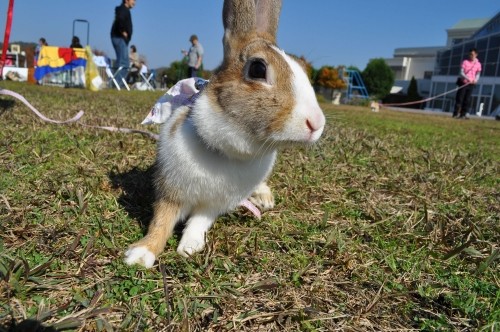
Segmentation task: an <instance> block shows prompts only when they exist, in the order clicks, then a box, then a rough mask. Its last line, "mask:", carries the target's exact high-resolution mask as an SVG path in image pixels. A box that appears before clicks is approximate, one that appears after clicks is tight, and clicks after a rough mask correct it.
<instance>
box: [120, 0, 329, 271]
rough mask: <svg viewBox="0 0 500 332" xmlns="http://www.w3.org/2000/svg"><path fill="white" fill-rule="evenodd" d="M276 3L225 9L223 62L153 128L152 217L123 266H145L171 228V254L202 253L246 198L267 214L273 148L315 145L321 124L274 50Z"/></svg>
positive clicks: (293, 69)
mask: <svg viewBox="0 0 500 332" xmlns="http://www.w3.org/2000/svg"><path fill="white" fill-rule="evenodd" d="M280 11H281V0H268V1H263V0H225V1H224V5H223V13H222V15H223V25H224V37H223V47H224V57H223V61H222V64H221V65H220V66H219V67H218V68H217V69H216V70H215V71H214V73H213V75H212V77H211V78H210V80H209V83H208V84H207V85H206V87H205V88H204V89H203V91H202V92H200V95H199V96H198V97H197V98H196V100H195V101H194V104H193V105H192V106H182V107H179V108H178V109H176V110H175V112H173V114H172V115H171V116H170V117H169V118H168V120H167V121H166V122H165V123H164V124H163V125H162V127H161V129H160V139H159V142H158V147H157V158H156V163H155V167H156V169H155V174H154V185H155V195H156V198H155V203H154V216H153V219H152V221H151V223H150V225H149V228H148V232H147V234H146V236H145V237H143V238H142V239H141V240H139V241H137V242H136V243H134V244H132V245H131V246H130V247H129V249H128V250H127V251H126V252H125V262H126V263H127V264H129V265H132V264H140V265H143V266H145V267H147V268H150V267H152V266H153V265H154V262H155V260H156V257H157V256H158V255H159V254H160V253H161V252H162V251H163V249H164V247H165V245H166V241H167V240H168V238H169V237H170V236H171V235H172V233H173V230H174V227H175V225H176V224H177V223H178V222H180V221H184V220H185V221H186V223H185V227H184V230H183V233H182V237H181V239H180V242H179V245H178V248H177V252H178V253H179V254H180V255H182V256H185V257H189V256H190V255H193V254H194V253H196V252H199V251H201V250H202V249H203V248H204V246H205V240H206V233H207V232H208V230H209V229H210V227H211V226H212V224H213V223H214V221H215V219H216V218H217V217H218V216H219V215H221V214H224V213H227V212H229V211H231V210H234V209H235V208H236V207H237V206H238V205H239V204H240V202H241V201H242V200H245V199H247V198H249V199H250V201H252V202H253V203H254V204H256V205H258V206H259V207H261V208H264V209H270V208H273V206H274V199H273V195H272V192H271V189H270V188H269V186H268V185H267V183H266V180H267V179H268V177H269V175H270V173H271V170H272V168H273V165H274V163H275V161H276V155H277V149H279V148H281V147H284V146H288V145H290V144H305V145H309V144H312V143H314V142H316V141H317V140H318V139H319V138H320V136H321V134H322V132H323V129H324V126H325V116H324V114H323V112H322V110H321V108H320V106H319V104H318V102H317V100H316V95H315V93H314V90H313V88H312V86H311V84H310V81H309V78H308V76H307V75H306V72H305V70H304V68H302V66H301V65H300V64H299V63H298V62H297V61H296V60H294V58H292V57H291V56H288V55H287V54H286V53H285V52H284V51H282V50H281V49H279V48H278V47H277V46H276V32H277V28H278V20H279V14H280Z"/></svg>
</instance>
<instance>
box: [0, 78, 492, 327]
mask: <svg viewBox="0 0 500 332" xmlns="http://www.w3.org/2000/svg"><path fill="white" fill-rule="evenodd" d="M1 87H3V88H8V89H11V90H14V91H16V92H19V93H21V94H23V95H24V96H25V97H26V98H27V99H28V100H29V101H30V102H32V104H33V105H34V106H35V107H37V108H38V109H40V110H41V111H43V112H44V113H46V114H47V115H48V116H50V117H52V118H59V119H65V118H69V117H71V116H73V115H74V114H76V112H77V111H78V110H84V111H85V115H84V117H83V119H82V120H81V122H83V123H86V124H93V125H114V126H121V127H130V128H136V129H144V128H142V127H141V126H140V125H139V123H140V122H141V121H142V119H143V118H144V117H145V115H146V114H147V112H148V111H149V107H150V106H152V104H153V103H154V101H155V100H156V99H157V98H158V97H159V96H160V95H161V92H138V91H137V92H117V91H101V92H98V93H93V92H89V91H84V90H76V89H61V88H53V87H44V86H32V85H27V84H22V83H16V82H2V83H1ZM323 108H324V110H325V114H326V116H327V128H326V130H325V133H324V135H323V137H322V139H321V141H320V143H319V144H318V145H316V146H315V147H313V148H310V149H302V148H296V149H288V150H286V151H283V153H281V155H280V158H279V161H278V163H277V165H276V168H275V172H274V173H273V175H272V177H271V179H270V183H271V185H272V187H273V188H274V193H275V198H276V202H277V206H276V208H275V209H274V210H272V211H270V212H267V213H265V214H264V216H263V218H262V219H261V220H257V219H254V218H252V217H251V216H250V215H249V214H248V213H247V212H246V211H244V210H238V211H235V212H233V213H230V214H228V215H225V216H223V217H220V218H219V219H218V220H217V222H216V224H215V226H214V227H213V229H212V230H211V231H210V233H209V234H208V240H209V242H208V243H209V244H208V247H207V248H206V250H205V251H204V252H202V253H201V254H197V255H195V256H194V257H192V258H190V259H184V258H182V257H180V256H178V255H177V254H176V253H175V248H176V244H177V242H178V238H173V239H171V240H170V241H169V242H168V244H167V247H166V249H165V251H164V253H163V254H162V255H161V256H160V257H159V262H158V264H157V265H155V267H154V268H153V269H150V270H146V269H143V268H140V267H136V266H133V267H129V266H126V265H125V264H124V263H123V262H122V256H123V251H124V249H125V248H126V247H127V246H128V245H129V244H131V243H132V242H133V241H135V240H137V239H139V238H140V237H142V235H143V233H144V231H145V227H146V226H145V225H147V223H148V221H149V218H150V217H151V214H152V209H151V204H152V199H153V198H152V193H151V182H150V181H151V165H152V164H153V162H154V158H155V142H154V141H152V140H151V139H149V138H146V137H143V136H140V135H137V134H134V135H131V134H123V133H110V132H106V131H102V130H98V129H93V128H87V127H83V126H80V125H78V124H72V125H52V124H46V123H43V122H41V121H40V120H38V119H37V118H36V117H35V116H34V115H32V113H31V112H30V111H29V110H28V109H27V108H26V107H25V106H23V105H22V104H21V103H20V102H17V101H13V100H12V99H10V98H8V97H0V119H1V120H2V125H3V126H2V131H1V132H0V172H1V173H0V331H8V330H9V329H11V330H15V328H17V329H18V331H26V330H29V331H41V330H42V329H41V326H42V325H43V326H45V327H50V328H51V329H52V330H53V331H54V330H74V331H254V330H258V331H297V330H300V331H390V330H392V331H419V330H424V331H473V330H474V331H500V285H499V284H500V281H499V268H498V260H499V257H500V247H499V243H500V226H499V225H500V189H499V188H500V177H499V174H500V146H499V144H498V143H499V142H500V123H499V122H495V121H478V120H470V121H457V120H452V119H451V118H448V117H441V116H429V115H422V114H413V113H403V112H393V111H390V110H383V111H382V112H381V113H372V112H370V111H369V109H368V108H362V107H349V106H332V105H328V104H323ZM149 129H150V130H152V131H157V130H158V128H157V127H150V128H149ZM37 328H38V330H37ZM46 330H47V329H46Z"/></svg>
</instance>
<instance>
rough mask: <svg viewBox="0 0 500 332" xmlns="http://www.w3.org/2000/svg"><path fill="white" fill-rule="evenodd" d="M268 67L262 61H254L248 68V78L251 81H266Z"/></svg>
mask: <svg viewBox="0 0 500 332" xmlns="http://www.w3.org/2000/svg"><path fill="white" fill-rule="evenodd" d="M266 72H267V66H266V64H265V63H264V62H263V61H262V60H254V61H252V63H250V67H249V68H248V76H249V77H250V78H251V79H264V80H265V79H266Z"/></svg>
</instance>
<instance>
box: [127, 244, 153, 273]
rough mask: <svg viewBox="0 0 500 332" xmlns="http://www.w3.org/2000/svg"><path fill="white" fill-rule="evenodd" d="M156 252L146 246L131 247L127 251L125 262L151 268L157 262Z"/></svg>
mask: <svg viewBox="0 0 500 332" xmlns="http://www.w3.org/2000/svg"><path fill="white" fill-rule="evenodd" d="M155 259H156V257H155V254H153V253H152V252H151V251H149V249H148V248H146V247H144V246H140V247H134V248H130V249H129V250H127V251H126V252H125V263H127V264H128V265H132V264H139V265H142V266H144V267H146V268H148V269H149V268H151V267H152V266H153V264H154V263H155Z"/></svg>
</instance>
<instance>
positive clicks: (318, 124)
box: [306, 106, 325, 132]
mask: <svg viewBox="0 0 500 332" xmlns="http://www.w3.org/2000/svg"><path fill="white" fill-rule="evenodd" d="M306 126H307V128H308V129H309V130H310V131H311V132H316V131H318V130H322V129H323V127H324V126H325V116H324V114H323V111H322V110H321V108H319V106H316V107H313V108H312V111H311V112H310V115H309V116H308V117H307V119H306Z"/></svg>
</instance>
